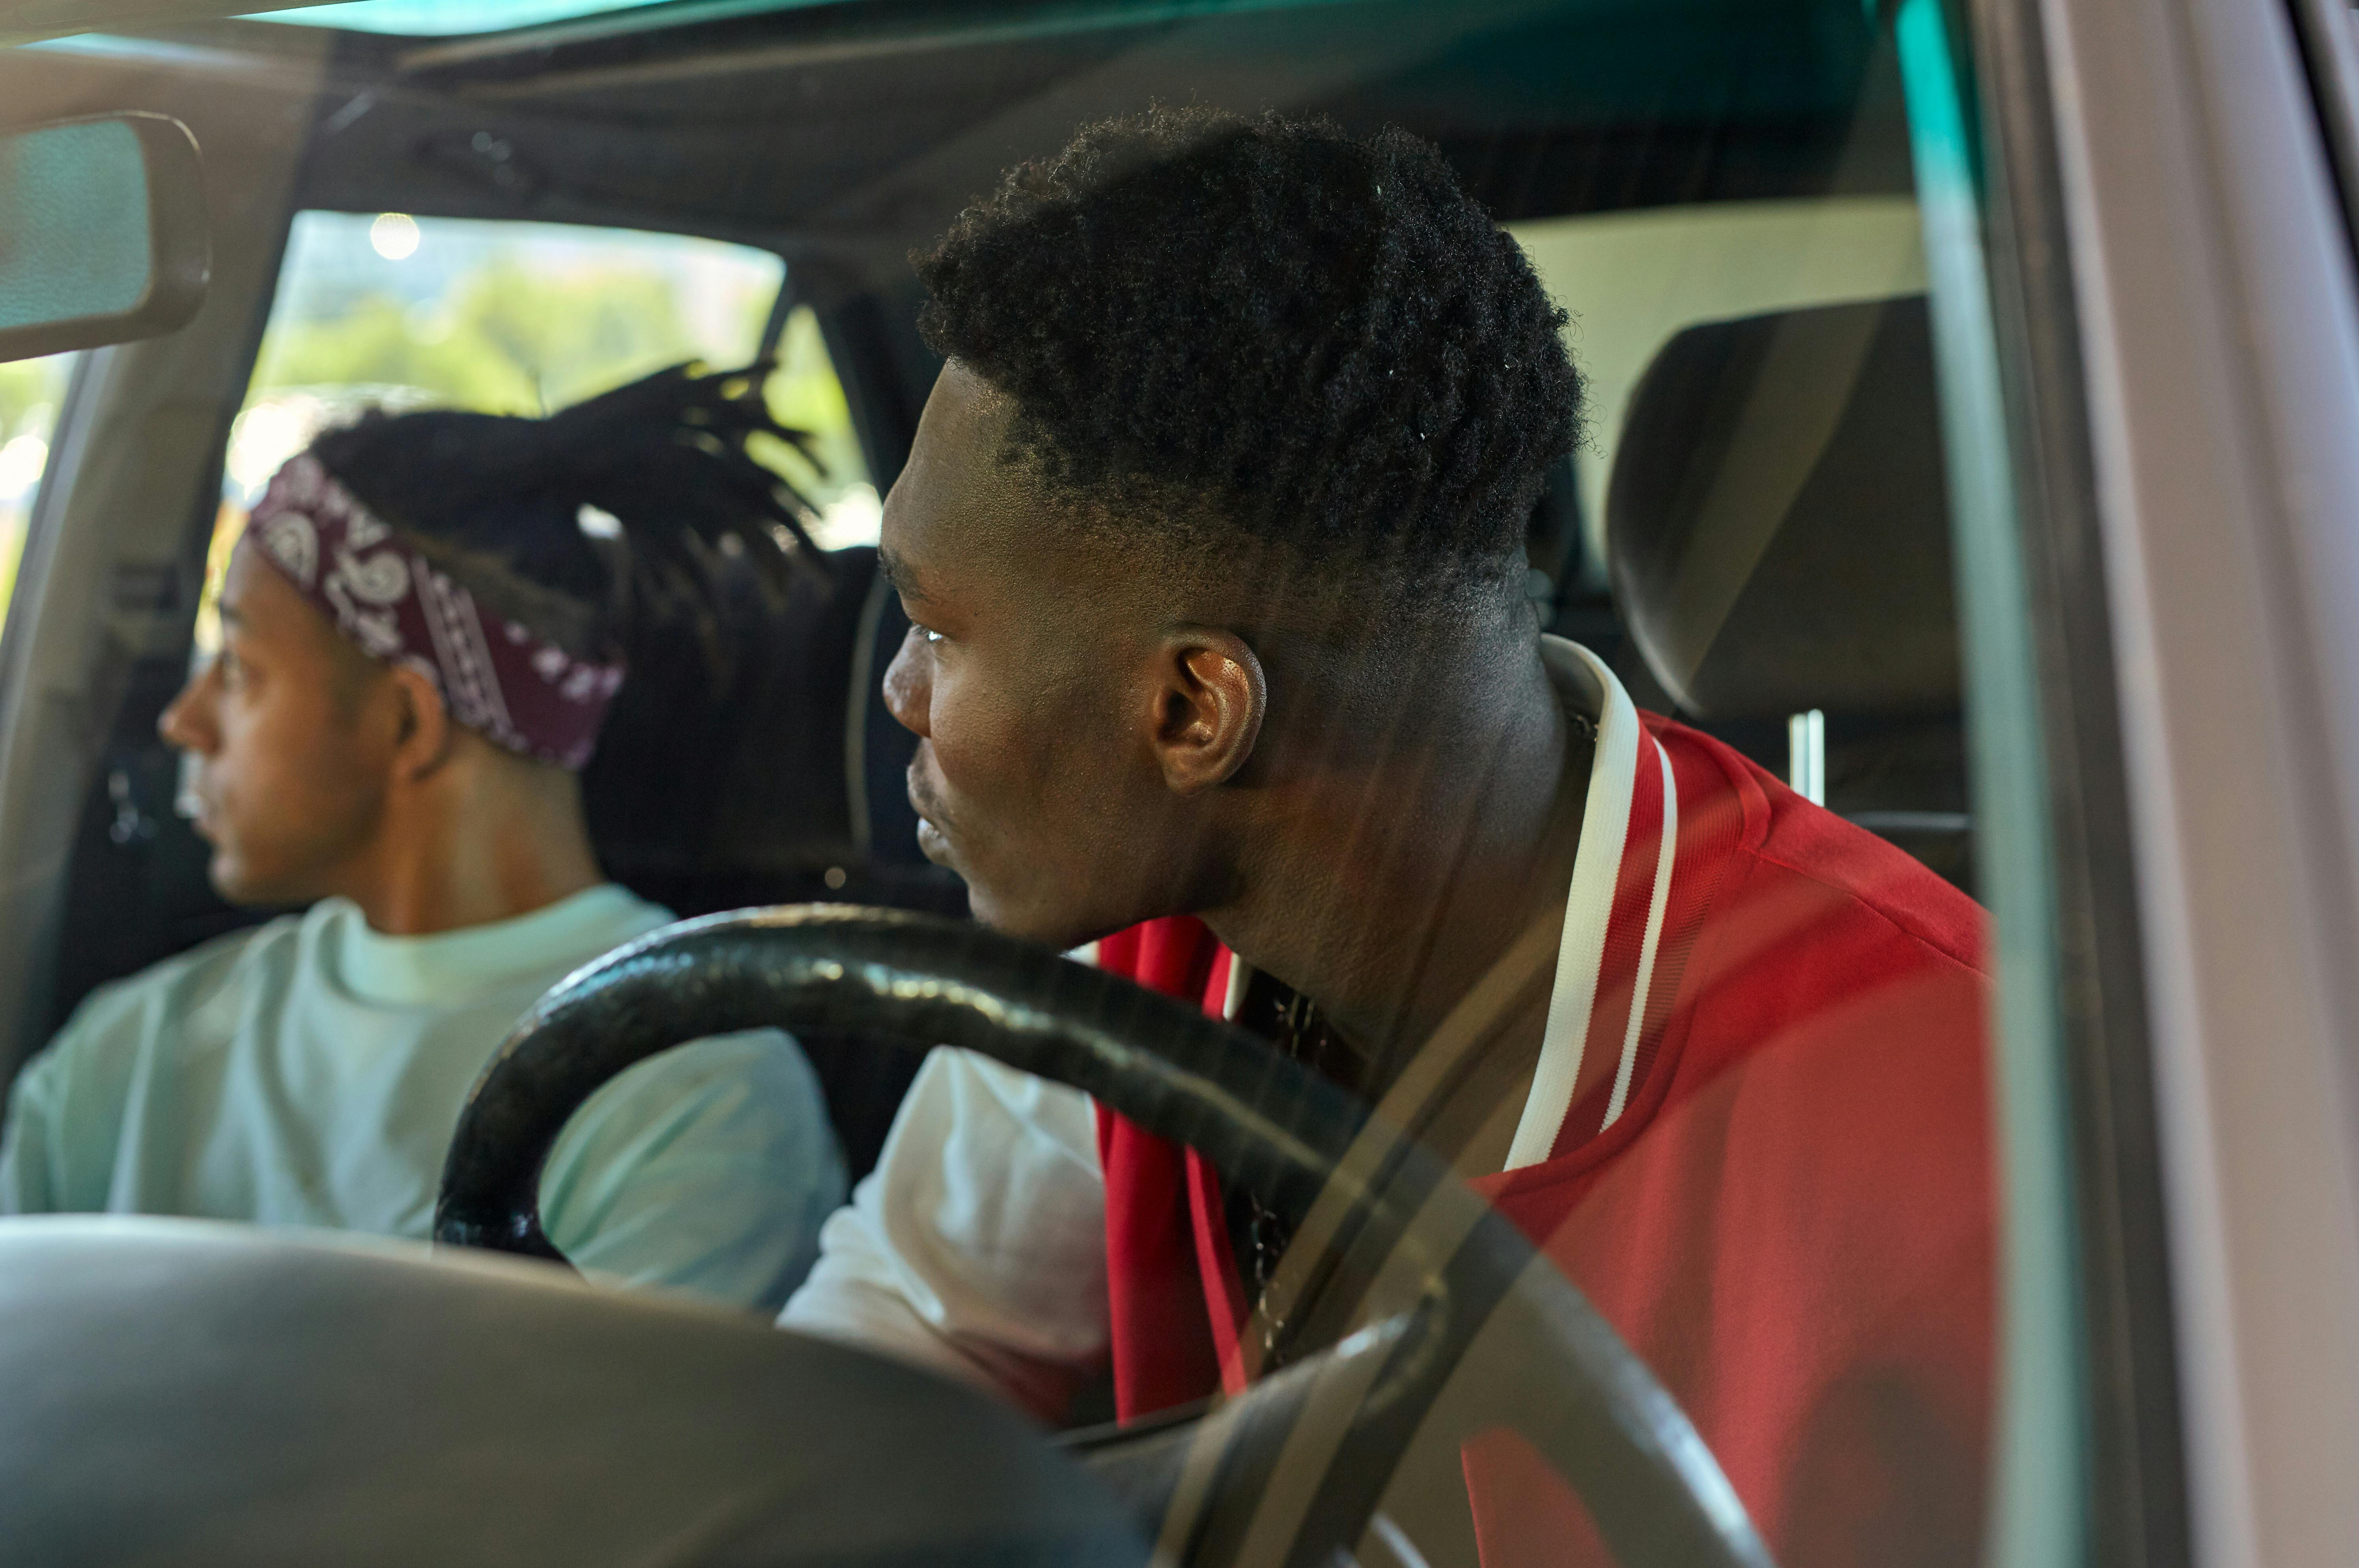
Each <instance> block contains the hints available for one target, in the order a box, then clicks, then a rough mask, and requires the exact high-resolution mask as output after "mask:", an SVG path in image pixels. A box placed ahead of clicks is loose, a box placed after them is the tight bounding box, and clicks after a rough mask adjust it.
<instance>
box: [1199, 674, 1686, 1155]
mask: <svg viewBox="0 0 2359 1568" xmlns="http://www.w3.org/2000/svg"><path fill="white" fill-rule="evenodd" d="M1540 659H1541V662H1543V663H1544V664H1546V665H1547V666H1548V672H1549V680H1550V681H1553V682H1555V684H1556V686H1557V689H1558V690H1559V691H1561V692H1563V693H1564V695H1565V697H1566V699H1567V702H1568V703H1569V705H1570V706H1571V708H1572V709H1573V710H1574V711H1575V712H1577V713H1585V714H1588V715H1589V716H1590V717H1592V718H1593V720H1595V722H1596V724H1597V753H1596V758H1595V760H1594V762H1593V764H1592V766H1591V768H1590V773H1589V796H1588V800H1587V802H1586V804H1585V808H1584V810H1583V812H1582V822H1581V843H1580V844H1579V846H1578V848H1577V849H1576V850H1575V852H1574V856H1573V864H1572V885H1571V890H1570V891H1569V892H1568V893H1567V895H1566V902H1565V918H1564V939H1563V941H1562V942H1561V943H1560V945H1559V947H1558V949H1557V963H1556V982H1555V985H1554V986H1553V988H1552V989H1551V990H1550V991H1549V1012H1548V1024H1547V1027H1546V1029H1545V1030H1544V1031H1543V1033H1542V1036H1541V1042H1540V1061H1539V1069H1538V1073H1536V1074H1535V1075H1534V1076H1533V1079H1532V1088H1531V1093H1530V1094H1528V1095H1527V1097H1526V1098H1525V1100H1524V1113H1523V1116H1521V1117H1520V1118H1519V1119H1518V1120H1517V1123H1516V1137H1515V1141H1514V1142H1513V1143H1512V1144H1511V1145H1510V1146H1509V1149H1508V1152H1507V1163H1506V1169H1507V1170H1509V1171H1515V1170H1518V1169H1520V1168H1521V1167H1523V1166H1526V1165H1536V1164H1538V1163H1539V1162H1540V1161H1541V1160H1546V1159H1548V1158H1549V1153H1550V1152H1551V1151H1552V1150H1553V1149H1555V1147H1556V1142H1557V1138H1558V1135H1559V1134H1560V1132H1561V1131H1562V1130H1563V1127H1564V1120H1565V1117H1566V1116H1567V1115H1569V1114H1570V1113H1571V1109H1572V1091H1573V1085H1574V1084H1575V1083H1577V1082H1579V1080H1580V1077H1581V1060H1582V1054H1583V1047H1584V1045H1585V1044H1586V1042H1587V1040H1588V1039H1589V1026H1590V1015H1591V1014H1592V1013H1593V1012H1594V1011H1595V1009H1596V1005H1597V985H1598V979H1599V975H1600V973H1601V972H1602V970H1603V967H1604V960H1605V940H1606V935H1607V928H1608V927H1609V926H1610V925H1611V924H1612V922H1613V918H1614V891H1615V889H1616V888H1617V887H1619V886H1620V885H1621V880H1622V857H1623V854H1624V851H1625V849H1626V848H1627V846H1628V844H1629V839H1630V808H1631V802H1632V800H1633V798H1634V796H1635V795H1636V784H1637V773H1638V754H1639V748H1640V744H1641V743H1642V742H1643V743H1644V744H1645V746H1647V749H1649V750H1651V751H1652V752H1653V753H1654V755H1655V757H1656V759H1657V766H1658V767H1659V768H1661V770H1662V780H1663V825H1662V833H1661V836H1660V838H1659V841H1658V844H1656V845H1654V846H1653V847H1654V849H1655V852H1656V863H1655V864H1656V868H1655V877H1654V889H1653V893H1652V895H1651V897H1650V898H1648V900H1647V924H1646V934H1645V937H1644V938H1643V943H1642V946H1641V948H1640V951H1639V956H1638V973H1637V975H1636V986H1635V988H1634V990H1633V992H1632V995H1631V997H1630V1020H1629V1025H1628V1027H1627V1028H1626V1029H1625V1030H1624V1031H1623V1040H1622V1053H1621V1061H1620V1062H1618V1063H1617V1064H1616V1067H1615V1070H1614V1094H1613V1103H1612V1104H1611V1105H1609V1106H1608V1108H1607V1110H1606V1113H1605V1117H1604V1120H1603V1124H1602V1125H1601V1126H1600V1127H1599V1130H1600V1131H1603V1130H1604V1128H1605V1127H1611V1126H1613V1125H1614V1120H1615V1119H1616V1118H1617V1117H1619V1116H1621V1114H1622V1110H1623V1106H1624V1105H1625V1102H1626V1101H1627V1099H1628V1097H1629V1093H1630V1087H1631V1083H1630V1080H1631V1076H1632V1073H1633V1070H1634V1069H1635V1068H1636V1064H1637V1060H1638V1046H1639V1043H1640V1034H1641V1031H1642V1028H1643V1025H1644V1023H1645V1019H1646V1013H1647V996H1648V993H1649V991H1650V990H1651V988H1652V985H1651V982H1652V981H1653V978H1654V970H1655V955H1656V953H1657V951H1658V945H1659V942H1660V939H1661V936H1662V930H1663V912H1664V910H1665V909H1667V908H1668V907H1669V902H1670V887H1671V862H1672V859H1673V857H1674V853H1675V850H1676V847H1677V844H1678V840H1679V797H1678V789H1677V786H1676V785H1675V784H1674V783H1673V781H1672V778H1671V759H1670V755H1669V753H1668V752H1666V751H1664V750H1663V748H1662V747H1661V746H1660V745H1658V743H1656V742H1655V741H1654V740H1653V739H1652V738H1651V737H1650V736H1648V735H1647V733H1646V731H1645V729H1644V727H1643V726H1642V725H1641V724H1639V722H1638V707H1637V704H1636V703H1635V702H1631V701H1630V693H1629V692H1627V691H1624V690H1623V688H1622V682H1621V681H1619V680H1618V679H1616V678H1615V676H1614V671H1613V670H1610V669H1608V668H1607V667H1606V664H1605V661H1604V660H1603V659H1599V658H1598V657H1597V656H1596V655H1595V654H1593V653H1592V652H1590V651H1589V650H1588V649H1587V648H1583V647H1582V646H1581V645H1580V644H1579V643H1576V642H1571V641H1569V640H1567V639H1566V638H1563V637H1546V636H1543V637H1541V638H1540ZM1252 978H1253V969H1252V966H1251V965H1249V964H1246V963H1245V961H1244V960H1243V959H1241V958H1239V957H1237V956H1236V954H1234V953H1230V954H1229V975H1228V985H1227V987H1226V990H1227V995H1226V996H1224V998H1223V1007H1222V1009H1221V1016H1222V1017H1223V1018H1226V1019H1228V1020H1229V1021H1230V1022H1232V1023H1234V1022H1235V1021H1236V1017H1237V1011H1238V1009H1239V1008H1240V1007H1242V1006H1243V1005H1244V1003H1245V986H1246V985H1247V983H1248V982H1249V981H1251V979H1252Z"/></svg>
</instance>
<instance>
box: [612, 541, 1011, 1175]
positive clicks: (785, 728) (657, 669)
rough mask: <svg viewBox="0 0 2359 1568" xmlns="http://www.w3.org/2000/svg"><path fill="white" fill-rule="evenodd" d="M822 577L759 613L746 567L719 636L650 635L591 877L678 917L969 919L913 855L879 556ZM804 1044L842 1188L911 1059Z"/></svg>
mask: <svg viewBox="0 0 2359 1568" xmlns="http://www.w3.org/2000/svg"><path fill="white" fill-rule="evenodd" d="M821 567H822V569H823V570H821V571H814V572H799V573H797V574H796V575H795V577H794V578H793V579H792V580H791V582H790V583H788V587H787V589H786V591H785V594H784V598H783V602H779V601H776V600H770V601H765V600H764V599H763V598H762V594H763V592H764V591H763V590H762V589H761V587H760V586H759V585H758V584H757V583H756V582H755V581H754V578H753V574H752V573H751V572H740V573H734V574H732V575H731V576H730V578H729V580H728V581H729V584H730V591H731V593H732V594H733V596H734V597H735V598H737V599H738V600H739V601H740V603H739V604H738V605H737V608H738V609H739V610H740V611H741V613H740V614H737V615H733V616H731V617H730V618H729V619H730V622H731V630H730V632H729V634H728V635H727V636H726V637H724V638H723V641H722V642H720V643H719V644H717V645H716V644H714V643H712V642H711V641H709V640H708V639H707V638H706V637H703V636H702V635H700V634H698V633H697V632H696V631H695V630H694V629H692V628H685V627H684V628H682V629H681V635H679V636H675V637H667V638H662V639H659V640H658V641H657V643H656V645H655V646H656V648H657V649H658V650H659V654H658V657H659V658H660V659H661V663H660V664H659V665H654V666H650V664H649V662H648V659H647V656H646V655H643V656H642V659H641V662H640V663H639V664H638V665H636V666H635V667H634V669H633V670H632V672H631V680H630V681H626V682H625V684H624V687H623V690H622V692H621V693H620V694H619V695H618V696H617V697H616V699H615V704H614V709H613V711H612V712H611V713H610V714H609V716H608V719H607V724H606V727H605V730H604V731H603V734H602V735H601V737H600V741H599V747H598V754H597V756H596V757H593V758H592V760H591V763H590V766H589V767H588V768H586V769H585V770H584V771H583V775H582V797H583V804H584V807H585V809H586V811H587V814H588V817H589V822H590V836H591V841H592V844H594V845H595V846H596V848H597V851H598V857H599V861H600V864H601V865H603V866H604V867H605V869H606V872H607V874H608V875H609V876H611V877H614V879H615V880H616V881H618V882H620V883H622V884H623V885H624V886H625V887H629V888H630V889H631V890H632V891H634V892H636V893H637V894H639V895H640V896H641V897H642V898H651V899H654V900H655V901H656V902H658V903H660V904H663V905H665V906H666V907H667V908H669V909H672V910H673V911H674V912H676V913H678V914H679V915H680V916H681V917H682V918H683V919H685V918H688V917H690V916H694V915H702V914H710V913H712V912H713V911H715V910H719V909H744V908H746V907H748V906H751V905H757V904H799V903H850V904H868V905H882V906H886V907H890V908H896V909H924V910H929V911H932V912H935V913H939V914H951V915H964V914H965V913H966V912H967V903H966V885H965V884H964V883H962V882H961V881H960V880H959V879H958V878H957V877H955V876H953V875H951V873H950V872H947V871H944V870H942V869H940V867H938V866H933V865H931V864H930V863H929V862H928V861H927V860H926V859H925V857H924V856H923V855H920V854H919V852H918V839H917V832H918V820H917V813H916V811H914V810H913V809H912V808H911V806H910V805H909V801H908V786H907V782H906V776H907V773H908V766H909V760H910V758H911V757H914V756H915V755H916V752H917V737H916V736H915V735H911V734H910V733H909V732H908V730H906V729H903V728H902V727H901V725H900V724H897V722H895V720H894V719H893V716H892V715H891V714H890V713H887V712H886V708H885V702H884V694H883V691H882V688H881V677H882V676H883V674H884V671H885V667H886V665H887V664H888V663H890V662H891V660H892V658H893V652H894V650H895V649H896V648H898V647H899V646H900V644H901V640H902V637H904V635H905V634H906V633H907V630H908V617H907V616H906V615H903V614H902V613H901V604H900V599H899V596H898V595H897V594H896V593H893V592H892V590H891V586H890V584H888V583H886V582H885V580H884V578H883V576H882V575H881V574H880V573H879V572H877V570H876V551H875V550H873V549H870V548H867V547H860V548H855V549H851V550H834V551H830V552H828V553H827V554H826V555H825V556H823V557H822V558H821ZM708 661H712V662H717V663H718V665H719V666H720V667H721V670H722V674H721V678H720V679H719V680H718V681H715V680H714V679H713V675H712V670H710V669H709V668H705V667H704V666H706V665H707V664H708ZM798 1039H799V1042H800V1044H801V1045H802V1048H803V1051H804V1053H805V1054H806V1055H807V1056H809V1057H810V1062H811V1066H812V1068H813V1070H814V1071H815V1072H816V1073H818V1075H819V1078H820V1083H821V1087H822V1088H823V1089H824V1090H825V1092H826V1094H827V1101H828V1109H829V1112H830V1114H831V1116H832V1117H833V1119H834V1122H835V1128H836V1135H837V1138H839V1140H840V1141H841V1142H842V1143H843V1152H844V1159H845V1161H846V1164H847V1166H848V1167H849V1169H850V1172H851V1174H852V1175H853V1176H854V1177H855V1178H856V1177H857V1176H859V1175H861V1174H862V1173H864V1172H865V1171H867V1170H868V1169H869V1167H870V1166H872V1165H874V1164H875V1160H876V1155H877V1152H878V1150H879V1149H881V1148H882V1147H883V1144H884V1139H885V1134H886V1131H887V1130H888V1129H889V1128H890V1127H891V1124H892V1119H893V1113H894V1111H895V1110H896V1109H897V1107H898V1106H899V1105H900V1103H901V1097H902V1095H903V1094H904V1093H905V1092H906V1091H907V1090H908V1085H909V1082H910V1080H911V1079H912V1078H913V1077H914V1076H915V1075H916V1073H917V1067H918V1061H917V1058H915V1057H913V1056H911V1055H910V1054H909V1053H908V1052H906V1051H882V1050H878V1049H876V1047H875V1045H874V1044H873V1043H872V1044H866V1045H864V1044H863V1043H862V1042H861V1041H859V1040H856V1039H852V1038H841V1039H838V1038H832V1037H827V1036H821V1035H810V1036H799V1037H798Z"/></svg>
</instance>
